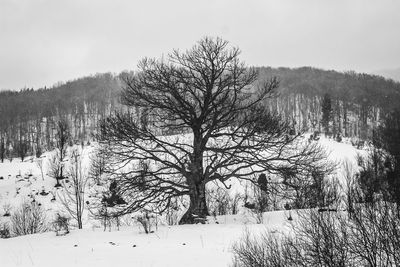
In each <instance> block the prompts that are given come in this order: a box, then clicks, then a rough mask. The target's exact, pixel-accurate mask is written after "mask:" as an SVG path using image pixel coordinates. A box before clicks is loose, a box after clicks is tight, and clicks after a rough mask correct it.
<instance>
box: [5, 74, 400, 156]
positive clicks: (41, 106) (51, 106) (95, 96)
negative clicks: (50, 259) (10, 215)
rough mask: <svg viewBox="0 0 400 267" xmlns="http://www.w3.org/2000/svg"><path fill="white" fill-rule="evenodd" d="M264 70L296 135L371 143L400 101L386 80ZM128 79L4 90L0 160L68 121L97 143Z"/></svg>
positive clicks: (78, 137)
mask: <svg viewBox="0 0 400 267" xmlns="http://www.w3.org/2000/svg"><path fill="white" fill-rule="evenodd" d="M258 69H259V79H260V80H264V79H268V78H270V77H273V76H276V77H278V79H279V81H280V86H279V91H278V97H276V98H273V99H270V100H269V101H268V103H266V104H267V105H269V106H270V109H271V110H275V111H278V112H279V113H280V114H281V115H282V116H283V117H285V118H286V119H288V120H290V121H292V122H293V123H294V129H295V130H296V132H298V131H320V132H327V133H328V134H329V135H333V136H337V135H338V134H340V135H342V136H347V137H357V138H360V139H367V138H368V137H369V136H371V134H372V129H373V127H374V126H376V125H377V124H378V123H379V121H380V120H381V118H382V116H384V114H385V113H386V112H387V111H390V110H393V109H395V108H397V107H398V106H399V104H398V103H400V83H396V82H394V81H392V80H387V79H384V78H382V77H380V76H373V75H367V74H358V73H354V72H346V73H340V72H336V71H325V70H321V69H315V68H310V67H303V68H297V69H290V68H269V67H261V68H258ZM122 75H126V73H123V74H119V75H112V74H109V73H106V74H97V75H94V76H89V77H84V78H80V79H76V80H73V81H68V82H66V83H62V84H58V85H55V86H53V87H52V88H41V89H38V90H33V89H23V90H21V91H19V92H15V91H2V92H0V160H2V159H4V158H7V157H8V158H11V157H15V156H19V157H22V158H23V157H24V156H25V155H29V154H36V155H37V156H40V154H41V153H42V152H43V151H45V150H48V149H51V148H53V147H54V146H55V143H54V142H55V134H56V132H57V129H56V125H57V122H58V121H59V120H66V121H67V122H68V124H69V127H70V132H71V135H72V139H73V140H75V143H82V142H83V143H86V142H88V141H91V140H92V139H93V134H94V133H96V131H97V129H98V122H99V120H100V119H102V118H105V117H106V116H107V115H109V114H110V113H111V112H112V111H113V110H115V109H117V108H121V105H120V104H119V91H120V88H121V86H122V85H123V82H122V79H121V77H122ZM323 118H324V119H323Z"/></svg>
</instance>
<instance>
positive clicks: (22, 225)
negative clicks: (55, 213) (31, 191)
mask: <svg viewBox="0 0 400 267" xmlns="http://www.w3.org/2000/svg"><path fill="white" fill-rule="evenodd" d="M47 229H48V227H47V222H46V212H45V210H43V208H42V207H41V206H39V205H38V204H37V203H31V202H30V201H26V202H23V203H22V204H21V206H20V207H19V208H18V209H17V210H15V211H14V212H13V213H12V215H11V230H12V232H13V234H14V235H15V236H20V235H29V234H35V233H41V232H45V231H46V230H47Z"/></svg>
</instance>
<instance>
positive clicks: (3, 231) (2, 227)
mask: <svg viewBox="0 0 400 267" xmlns="http://www.w3.org/2000/svg"><path fill="white" fill-rule="evenodd" d="M10 237H11V234H10V225H9V224H8V223H0V238H10Z"/></svg>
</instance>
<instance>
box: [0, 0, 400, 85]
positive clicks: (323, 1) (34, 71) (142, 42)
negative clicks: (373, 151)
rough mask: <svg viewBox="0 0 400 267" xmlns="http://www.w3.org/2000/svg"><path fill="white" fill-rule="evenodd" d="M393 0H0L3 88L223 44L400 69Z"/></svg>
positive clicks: (269, 62) (306, 62) (398, 20)
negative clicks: (211, 39) (204, 41)
mask: <svg viewBox="0 0 400 267" xmlns="http://www.w3.org/2000/svg"><path fill="white" fill-rule="evenodd" d="M399 12H400V1H399V0H275V1H269V0H241V1H239V0H197V1H190V0H172V1H171V0H168V1H167V0H159V1H156V0H141V1H132V0H131V1H128V0H127V1H122V0H93V1H86V0H0V88H3V89H20V88H23V87H34V88H39V87H43V86H45V85H46V86H51V85H53V84H54V83H56V82H58V81H66V80H70V79H74V78H78V77H81V76H85V75H88V74H94V73H97V72H114V73H118V72H120V71H122V70H128V69H129V70H131V69H133V70H134V69H135V68H136V65H137V63H138V61H139V60H140V59H141V58H143V57H145V56H149V57H160V56H161V55H162V54H167V53H169V52H170V51H171V50H172V49H173V48H180V49H186V48H190V47H191V46H192V45H193V44H194V43H195V42H196V41H197V40H199V39H200V38H201V37H203V36H206V35H207V36H220V37H222V38H223V39H226V40H228V41H230V42H231V44H233V45H235V46H238V47H239V48H240V49H241V50H242V55H241V59H242V60H244V61H245V62H246V63H247V64H248V65H257V66H261V65H263V66H274V67H277V66H287V67H298V66H315V67H321V68H324V69H336V70H340V71H342V70H356V71H360V72H371V71H374V70H380V69H391V68H398V67H400V15H399Z"/></svg>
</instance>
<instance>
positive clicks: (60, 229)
mask: <svg viewBox="0 0 400 267" xmlns="http://www.w3.org/2000/svg"><path fill="white" fill-rule="evenodd" d="M69 220H70V218H68V217H66V216H63V215H60V214H59V213H57V216H56V219H55V220H54V221H53V227H54V231H55V232H56V235H57V236H59V235H66V234H68V233H69Z"/></svg>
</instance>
